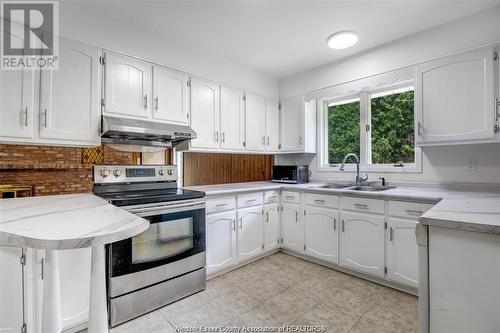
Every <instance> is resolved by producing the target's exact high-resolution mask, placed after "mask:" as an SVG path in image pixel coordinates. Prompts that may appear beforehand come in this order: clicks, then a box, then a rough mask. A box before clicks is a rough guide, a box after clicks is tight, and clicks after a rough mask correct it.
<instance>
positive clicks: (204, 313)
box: [162, 302, 232, 328]
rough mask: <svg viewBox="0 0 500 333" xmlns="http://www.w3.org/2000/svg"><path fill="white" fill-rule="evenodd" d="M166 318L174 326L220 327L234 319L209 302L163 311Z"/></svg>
mask: <svg viewBox="0 0 500 333" xmlns="http://www.w3.org/2000/svg"><path fill="white" fill-rule="evenodd" d="M162 314H163V316H164V317H165V319H166V320H168V322H169V323H170V324H171V325H172V326H173V327H174V328H177V327H200V326H205V327H218V326H221V325H227V324H228V323H232V321H231V320H230V319H229V318H228V317H226V316H224V314H223V313H222V312H221V311H219V310H218V309H217V308H215V307H214V306H213V305H211V304H209V303H205V302H203V303H199V304H197V305H196V306H194V307H191V308H190V309H183V310H182V311H168V310H167V311H165V310H164V311H162Z"/></svg>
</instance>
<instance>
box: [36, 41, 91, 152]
mask: <svg viewBox="0 0 500 333" xmlns="http://www.w3.org/2000/svg"><path fill="white" fill-rule="evenodd" d="M99 56H100V49H99V48H96V47H93V46H90V45H86V44H82V43H78V42H75V41H71V40H67V39H63V38H61V40H60V47H59V59H60V60H59V69H58V70H54V71H41V72H40V76H41V81H40V82H41V86H40V93H41V94H40V138H42V139H49V140H63V141H76V142H82V143H86V144H89V145H98V143H99V133H98V131H99V120H100V105H99V80H100V77H99V73H100V71H99V69H100V64H99Z"/></svg>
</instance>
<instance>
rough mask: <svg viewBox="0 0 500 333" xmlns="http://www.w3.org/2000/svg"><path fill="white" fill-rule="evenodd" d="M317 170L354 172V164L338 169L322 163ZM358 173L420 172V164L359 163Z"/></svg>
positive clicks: (338, 167)
mask: <svg viewBox="0 0 500 333" xmlns="http://www.w3.org/2000/svg"><path fill="white" fill-rule="evenodd" d="M317 171H318V172H347V173H355V172H356V165H354V164H351V165H346V166H345V168H344V171H341V170H340V165H339V166H329V165H322V166H319V167H318V169H317ZM359 172H360V173H365V172H380V173H422V166H421V165H418V164H408V165H405V166H402V167H395V166H392V165H382V164H379V165H360V167H359Z"/></svg>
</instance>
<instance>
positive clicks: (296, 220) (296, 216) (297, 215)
mask: <svg viewBox="0 0 500 333" xmlns="http://www.w3.org/2000/svg"><path fill="white" fill-rule="evenodd" d="M295 222H299V212H295Z"/></svg>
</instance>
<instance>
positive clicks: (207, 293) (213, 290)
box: [197, 277, 236, 302]
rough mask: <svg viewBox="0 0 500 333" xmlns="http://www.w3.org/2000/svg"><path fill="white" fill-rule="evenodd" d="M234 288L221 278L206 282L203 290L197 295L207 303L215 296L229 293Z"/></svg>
mask: <svg viewBox="0 0 500 333" xmlns="http://www.w3.org/2000/svg"><path fill="white" fill-rule="evenodd" d="M234 288H236V287H235V285H234V284H233V283H232V282H231V281H230V280H228V279H224V278H223V277H216V278H214V279H211V280H209V281H207V287H206V288H205V290H202V291H200V292H199V293H198V294H197V295H199V296H200V298H201V299H203V300H204V301H205V302H208V301H209V300H211V299H213V298H215V297H217V296H220V295H224V294H228V293H231V292H232V291H233V290H234Z"/></svg>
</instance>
